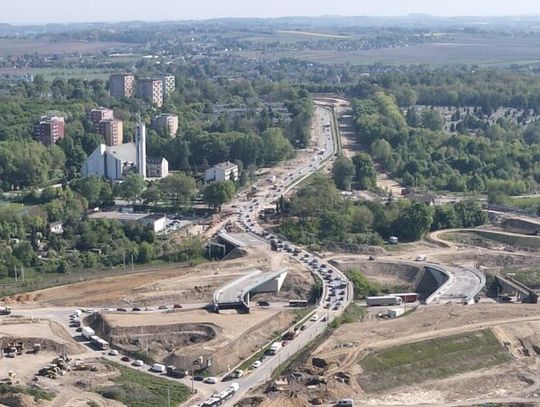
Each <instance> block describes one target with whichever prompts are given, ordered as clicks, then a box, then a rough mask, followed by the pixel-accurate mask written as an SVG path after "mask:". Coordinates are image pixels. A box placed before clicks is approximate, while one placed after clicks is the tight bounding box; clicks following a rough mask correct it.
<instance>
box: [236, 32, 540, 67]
mask: <svg viewBox="0 0 540 407" xmlns="http://www.w3.org/2000/svg"><path fill="white" fill-rule="evenodd" d="M241 54H242V55H244V56H247V57H253V58H264V59H280V58H284V57H292V58H297V59H300V60H306V61H310V62H317V63H323V64H335V63H349V64H353V65H369V64H375V63H381V64H385V65H401V64H405V65H408V64H430V65H433V66H444V65H448V64H480V65H510V64H528V63H537V62H540V39H539V38H534V37H531V38H516V37H510V36H509V37H502V36H494V35H488V34H477V35H473V34H452V35H449V36H447V37H444V38H441V41H439V42H433V43H426V44H419V45H411V46H408V47H396V48H378V49H370V50H358V51H332V50H306V51H302V50H294V51H287V52H281V53H263V52H259V51H243V52H241Z"/></svg>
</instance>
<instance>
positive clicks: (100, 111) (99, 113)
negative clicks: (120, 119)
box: [88, 107, 114, 133]
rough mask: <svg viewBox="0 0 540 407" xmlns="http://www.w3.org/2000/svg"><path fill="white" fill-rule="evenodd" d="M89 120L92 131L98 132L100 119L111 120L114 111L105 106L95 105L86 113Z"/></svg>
mask: <svg viewBox="0 0 540 407" xmlns="http://www.w3.org/2000/svg"><path fill="white" fill-rule="evenodd" d="M88 117H89V119H90V121H91V122H92V129H93V131H94V133H98V132H99V123H100V122H101V121H102V120H113V119H114V112H113V110H112V109H107V108H106V107H97V108H95V109H92V110H90V113H89V114H88Z"/></svg>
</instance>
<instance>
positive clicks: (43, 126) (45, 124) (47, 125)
mask: <svg viewBox="0 0 540 407" xmlns="http://www.w3.org/2000/svg"><path fill="white" fill-rule="evenodd" d="M35 137H36V139H37V140H38V141H40V142H41V143H43V144H45V145H46V146H51V145H53V144H54V143H56V142H57V141H58V140H60V139H63V138H64V118H63V117H60V116H41V118H40V120H39V124H38V125H37V126H36V130H35Z"/></svg>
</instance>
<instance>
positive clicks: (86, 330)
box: [81, 326, 96, 340]
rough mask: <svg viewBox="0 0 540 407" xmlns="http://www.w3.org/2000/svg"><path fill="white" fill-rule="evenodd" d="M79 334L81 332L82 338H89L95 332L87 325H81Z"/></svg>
mask: <svg viewBox="0 0 540 407" xmlns="http://www.w3.org/2000/svg"><path fill="white" fill-rule="evenodd" d="M81 334H82V336H83V337H84V338H86V339H88V340H91V338H92V336H94V335H95V334H96V331H94V330H93V329H92V328H90V327H89V326H85V327H83V329H82V331H81Z"/></svg>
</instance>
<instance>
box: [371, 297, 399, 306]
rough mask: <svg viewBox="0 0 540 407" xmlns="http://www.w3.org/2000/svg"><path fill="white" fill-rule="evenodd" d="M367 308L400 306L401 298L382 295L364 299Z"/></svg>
mask: <svg viewBox="0 0 540 407" xmlns="http://www.w3.org/2000/svg"><path fill="white" fill-rule="evenodd" d="M366 300H367V301H366V302H367V306H368V307H375V306H381V305H385V306H392V305H401V302H402V300H401V298H400V297H396V296H394V295H383V296H377V297H367V298H366Z"/></svg>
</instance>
